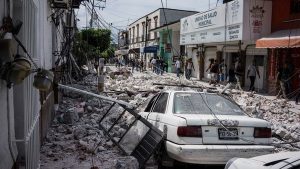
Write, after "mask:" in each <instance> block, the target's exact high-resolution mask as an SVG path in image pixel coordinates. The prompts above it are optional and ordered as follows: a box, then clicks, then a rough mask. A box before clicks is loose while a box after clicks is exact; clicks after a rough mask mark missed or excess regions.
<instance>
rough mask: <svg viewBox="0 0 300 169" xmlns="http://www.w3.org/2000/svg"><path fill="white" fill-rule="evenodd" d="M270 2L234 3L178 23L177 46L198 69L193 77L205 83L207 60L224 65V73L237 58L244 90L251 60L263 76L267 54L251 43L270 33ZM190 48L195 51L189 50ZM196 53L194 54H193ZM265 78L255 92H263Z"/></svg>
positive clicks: (250, 0)
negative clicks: (178, 39) (259, 90)
mask: <svg viewBox="0 0 300 169" xmlns="http://www.w3.org/2000/svg"><path fill="white" fill-rule="evenodd" d="M271 15H272V2H271V1H256V0H235V1H232V2H229V3H227V4H223V5H220V6H219V7H217V8H215V9H212V10H209V11H206V12H203V13H198V14H196V15H192V16H190V17H186V18H183V19H181V33H180V45H185V46H186V50H187V53H188V55H190V54H192V56H188V57H192V58H194V59H193V61H194V65H197V66H195V67H198V68H199V70H196V71H195V72H198V73H196V75H195V73H194V75H195V77H199V79H201V80H207V78H208V72H206V70H207V68H208V67H209V65H210V60H211V59H215V60H217V61H218V62H220V61H221V60H222V59H224V60H225V63H226V64H227V72H228V70H229V68H230V67H232V66H233V65H234V62H235V61H236V58H237V57H239V58H240V59H241V62H242V66H243V68H244V75H245V76H244V79H243V80H244V83H243V84H244V86H245V87H248V86H249V85H250V82H249V80H248V79H247V77H246V73H247V68H248V66H249V65H250V64H251V63H252V61H253V59H255V60H257V61H256V62H257V63H259V65H258V66H259V69H260V70H261V75H265V74H266V71H267V70H266V68H265V67H264V66H263V65H266V63H267V57H268V50H267V49H256V48H255V41H256V40H257V39H259V38H261V37H263V36H265V35H268V34H270V33H271V26H270V25H271ZM191 45H194V46H196V49H197V48H198V50H195V47H189V46H191ZM195 51H196V52H195ZM265 86H266V78H265V76H262V79H261V80H258V81H257V84H256V88H258V89H265Z"/></svg>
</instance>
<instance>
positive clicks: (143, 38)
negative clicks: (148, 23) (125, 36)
mask: <svg viewBox="0 0 300 169" xmlns="http://www.w3.org/2000/svg"><path fill="white" fill-rule="evenodd" d="M142 41H143V42H144V41H145V22H143V23H142Z"/></svg>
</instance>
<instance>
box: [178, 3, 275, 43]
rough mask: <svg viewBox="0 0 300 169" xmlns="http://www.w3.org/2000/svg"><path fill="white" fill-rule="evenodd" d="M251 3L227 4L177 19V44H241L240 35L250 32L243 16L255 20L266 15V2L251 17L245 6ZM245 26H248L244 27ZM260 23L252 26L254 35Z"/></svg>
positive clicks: (260, 25) (257, 22)
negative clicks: (179, 20)
mask: <svg viewBox="0 0 300 169" xmlns="http://www.w3.org/2000/svg"><path fill="white" fill-rule="evenodd" d="M251 1H252V0H235V1H231V2H229V3H227V4H223V5H221V6H219V7H217V8H215V9H212V10H209V11H207V12H203V13H198V14H195V15H192V16H189V17H186V18H183V19H181V32H180V34H181V35H180V36H181V37H180V44H181V45H188V44H203V43H214V42H224V41H237V40H245V38H246V36H244V34H247V33H248V32H249V31H250V30H249V29H250V26H249V23H250V22H252V20H249V17H248V18H247V16H254V17H256V18H258V17H260V16H262V15H261V12H260V11H262V10H263V11H264V12H265V11H267V10H265V8H266V6H265V3H266V4H267V3H268V2H263V1H262V3H264V4H261V5H264V7H262V8H264V9H262V8H261V7H256V8H253V10H252V11H253V14H252V15H251V13H250V12H251V10H250V9H249V6H254V3H253V4H252V3H251ZM259 4H260V3H259V2H256V3H255V5H256V6H257V5H258V6H259ZM248 5H249V6H248ZM247 6H248V7H247ZM270 8H271V7H270ZM263 18H264V17H263ZM269 21H271V19H269ZM247 22H248V24H246V23H247ZM263 23H264V22H259V21H256V23H254V25H256V28H255V31H256V32H259V30H260V29H261V28H262V27H263V25H262V24H263ZM267 23H268V22H266V24H267ZM266 24H265V25H266ZM253 35H254V34H253ZM250 37H252V36H249V37H247V38H248V39H251V38H250Z"/></svg>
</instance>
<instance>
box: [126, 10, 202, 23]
mask: <svg viewBox="0 0 300 169" xmlns="http://www.w3.org/2000/svg"><path fill="white" fill-rule="evenodd" d="M161 9H165V10H174V11H182V12H194V13H198V12H199V11H190V10H183V9H173V8H158V9H156V10H155V11H152V12H150V13H148V14H146V15H144V16H142V17H140V18H138V19H136V20H135V21H134V22H132V23H130V24H129V26H131V25H133V24H134V23H135V22H137V21H138V20H140V19H142V18H144V17H146V16H148V15H151V14H153V13H155V12H157V11H159V10H161Z"/></svg>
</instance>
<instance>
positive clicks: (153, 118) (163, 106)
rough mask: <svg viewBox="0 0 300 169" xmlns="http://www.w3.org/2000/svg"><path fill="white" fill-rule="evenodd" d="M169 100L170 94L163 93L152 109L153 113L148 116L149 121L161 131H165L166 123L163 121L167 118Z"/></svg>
mask: <svg viewBox="0 0 300 169" xmlns="http://www.w3.org/2000/svg"><path fill="white" fill-rule="evenodd" d="M168 100H169V94H168V93H161V94H160V95H159V96H158V98H157V100H156V102H155V104H154V105H153V107H152V108H151V112H150V114H149V115H148V120H149V121H150V122H151V123H152V124H153V125H154V126H155V127H157V128H158V129H159V130H161V131H164V128H165V126H164V123H163V120H164V118H165V116H166V114H165V113H166V110H167V105H168Z"/></svg>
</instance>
